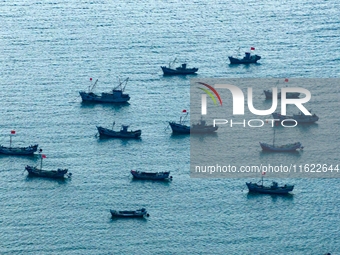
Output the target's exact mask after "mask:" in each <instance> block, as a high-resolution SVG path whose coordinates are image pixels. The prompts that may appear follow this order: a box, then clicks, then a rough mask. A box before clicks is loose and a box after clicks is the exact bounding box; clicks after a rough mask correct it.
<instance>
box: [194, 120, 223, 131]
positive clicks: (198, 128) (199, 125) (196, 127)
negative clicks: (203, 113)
mask: <svg viewBox="0 0 340 255" xmlns="http://www.w3.org/2000/svg"><path fill="white" fill-rule="evenodd" d="M217 129H218V126H214V125H207V123H206V121H205V120H202V119H201V120H200V121H199V122H198V123H197V124H193V125H192V127H191V129H190V133H193V134H195V133H196V134H207V133H214V132H215V131H217Z"/></svg>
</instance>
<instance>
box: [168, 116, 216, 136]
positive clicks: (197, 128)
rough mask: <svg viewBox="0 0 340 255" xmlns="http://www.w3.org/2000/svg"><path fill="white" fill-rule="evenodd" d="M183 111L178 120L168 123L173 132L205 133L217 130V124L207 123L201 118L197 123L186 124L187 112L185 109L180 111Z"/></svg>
mask: <svg viewBox="0 0 340 255" xmlns="http://www.w3.org/2000/svg"><path fill="white" fill-rule="evenodd" d="M182 112H183V113H185V115H184V116H181V117H180V119H179V122H175V121H170V122H169V125H170V127H171V129H172V132H173V133H174V134H190V133H193V134H195V133H196V134H206V133H214V132H215V131H217V129H218V126H214V125H207V123H206V121H205V120H203V119H201V120H200V121H199V122H198V123H196V124H193V125H192V126H191V127H190V126H189V125H187V124H186V121H187V117H188V112H187V111H186V110H183V111H182Z"/></svg>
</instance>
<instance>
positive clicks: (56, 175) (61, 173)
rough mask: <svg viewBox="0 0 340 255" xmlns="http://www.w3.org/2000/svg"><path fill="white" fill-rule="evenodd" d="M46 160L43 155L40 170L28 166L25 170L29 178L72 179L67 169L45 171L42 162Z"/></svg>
mask: <svg viewBox="0 0 340 255" xmlns="http://www.w3.org/2000/svg"><path fill="white" fill-rule="evenodd" d="M43 158H46V156H45V154H41V163H40V169H39V168H38V167H37V166H28V165H27V166H26V167H25V170H26V171H27V172H28V175H29V176H36V177H44V178H52V179H64V178H70V177H71V176H72V173H68V174H67V172H68V170H67V169H57V170H43V169H42V161H43Z"/></svg>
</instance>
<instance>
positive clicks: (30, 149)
mask: <svg viewBox="0 0 340 255" xmlns="http://www.w3.org/2000/svg"><path fill="white" fill-rule="evenodd" d="M13 135H15V130H11V134H10V136H9V137H10V139H9V147H6V146H2V145H0V154H6V155H21V156H24V155H33V153H34V152H36V151H37V150H38V146H39V145H38V144H35V145H30V146H27V147H12V136H13Z"/></svg>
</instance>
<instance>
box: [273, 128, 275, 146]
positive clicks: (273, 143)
mask: <svg viewBox="0 0 340 255" xmlns="http://www.w3.org/2000/svg"><path fill="white" fill-rule="evenodd" d="M274 144H275V127H274V136H273V146H274Z"/></svg>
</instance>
